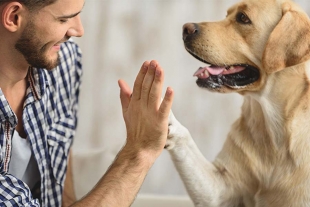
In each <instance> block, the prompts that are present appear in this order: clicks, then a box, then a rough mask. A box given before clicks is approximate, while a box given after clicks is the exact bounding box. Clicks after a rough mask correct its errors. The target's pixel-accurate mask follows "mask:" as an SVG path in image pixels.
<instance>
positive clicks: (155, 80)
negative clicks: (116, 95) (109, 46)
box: [119, 61, 173, 156]
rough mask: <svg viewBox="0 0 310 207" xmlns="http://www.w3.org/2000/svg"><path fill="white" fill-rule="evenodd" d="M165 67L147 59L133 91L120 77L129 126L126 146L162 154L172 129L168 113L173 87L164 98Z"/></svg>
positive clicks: (127, 126)
mask: <svg viewBox="0 0 310 207" xmlns="http://www.w3.org/2000/svg"><path fill="white" fill-rule="evenodd" d="M163 73H164V71H163V70H162V68H161V67H160V66H159V64H158V63H157V61H151V62H145V63H144V64H143V65H142V67H141V69H140V72H139V74H138V76H137V78H136V81H135V84H134V89H133V93H132V95H131V90H130V88H129V87H128V85H127V84H126V83H125V82H124V81H122V80H120V81H119V86H120V88H121V95H120V96H121V102H122V109H123V116H124V120H125V123H126V128H127V143H126V146H125V147H130V148H131V149H132V150H137V151H141V150H146V151H147V152H150V153H152V154H153V155H155V156H158V155H159V154H160V152H161V151H162V150H163V148H164V146H165V143H166V140H167V133H168V117H169V112H170V109H171V106H172V100H173V91H172V89H171V88H168V89H167V91H166V95H165V97H164V99H163V101H162V102H161V93H162V87H163V80H164V74H163Z"/></svg>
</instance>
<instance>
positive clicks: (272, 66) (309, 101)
mask: <svg viewBox="0 0 310 207" xmlns="http://www.w3.org/2000/svg"><path fill="white" fill-rule="evenodd" d="M239 12H242V13H245V14H246V15H247V16H248V18H249V19H250V20H251V24H240V22H238V21H236V15H237V14H238V13H239ZM190 26H192V27H193V25H185V27H190ZM196 27H199V34H197V36H196V37H195V38H193V39H191V40H190V43H186V44H190V47H189V48H187V50H189V52H191V53H192V54H193V55H195V56H196V57H199V58H200V59H201V60H203V61H205V62H208V63H211V64H215V65H224V66H226V65H234V64H240V63H242V64H246V65H251V66H254V67H255V68H257V69H258V71H259V79H258V80H257V81H255V82H253V83H250V84H248V85H244V86H242V87H230V86H226V85H222V86H220V87H217V88H214V89H212V88H211V89H210V88H209V89H210V90H213V91H218V92H223V93H226V92H238V93H240V94H242V95H243V96H244V103H243V106H242V114H241V117H240V118H239V119H238V120H237V121H236V122H235V123H234V124H233V126H232V128H231V131H230V132H229V134H228V137H227V140H226V142H225V144H224V146H223V149H222V150H221V152H220V153H219V154H218V156H217V157H216V159H215V161H214V162H213V163H210V162H208V161H206V160H205V159H204V158H203V157H202V155H201V153H200V152H199V150H198V148H197V147H196V145H195V144H194V142H193V141H192V139H191V137H190V134H189V133H188V131H187V130H186V129H185V128H184V127H183V126H182V125H181V124H180V123H179V122H178V121H177V120H176V119H175V118H174V117H173V115H172V116H171V126H170V134H169V139H168V141H167V148H168V149H169V152H170V153H171V156H172V159H173V161H174V163H175V165H176V168H177V169H178V171H179V173H180V175H181V177H182V179H183V181H184V183H185V185H186V188H187V190H188V193H189V194H190V196H191V198H192V199H193V201H194V203H195V205H196V206H201V207H207V206H220V207H225V206H227V207H233V206H236V207H237V206H253V207H254V206H255V207H286V206H287V207H295V206H296V207H297V206H298V207H306V206H310V88H309V83H310V80H309V79H310V62H309V59H310V22H309V19H308V16H307V15H306V14H305V12H303V11H302V9H301V8H300V7H298V6H297V5H296V4H295V3H293V2H292V1H289V0H245V1H242V2H241V3H238V4H236V5H234V6H233V7H231V8H230V9H229V10H228V13H227V17H226V19H225V20H223V21H220V22H203V23H199V24H196ZM186 44H185V45H186Z"/></svg>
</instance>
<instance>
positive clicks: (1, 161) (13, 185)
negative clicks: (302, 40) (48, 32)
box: [0, 40, 82, 207]
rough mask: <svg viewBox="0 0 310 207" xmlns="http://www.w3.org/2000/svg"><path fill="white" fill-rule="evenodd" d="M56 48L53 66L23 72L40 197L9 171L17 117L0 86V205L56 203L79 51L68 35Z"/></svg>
mask: <svg viewBox="0 0 310 207" xmlns="http://www.w3.org/2000/svg"><path fill="white" fill-rule="evenodd" d="M59 54H60V60H61V62H60V64H59V66H58V67H57V68H55V69H54V70H52V71H47V70H44V69H35V68H32V69H29V72H28V88H27V93H26V99H25V103H24V109H23V123H24V130H25V132H26V134H27V139H28V140H29V142H30V144H31V147H32V152H33V154H34V156H35V158H36V161H37V163H38V167H39V171H40V175H41V185H40V186H41V187H40V191H41V193H40V194H39V196H38V197H39V199H36V198H34V196H33V194H32V193H31V190H30V189H29V188H28V186H27V185H26V184H25V183H23V182H22V181H21V180H19V179H18V178H16V177H14V175H10V174H9V173H8V167H9V162H10V157H11V149H12V147H11V145H12V135H13V132H14V130H15V126H16V124H17V117H16V115H15V114H14V112H13V111H12V109H11V107H10V106H9V104H8V102H7V100H6V99H5V96H4V95H3V93H2V91H1V89H0V206H13V207H16V206H40V205H42V206H44V207H48V206H52V207H57V206H61V202H62V192H63V186H64V180H65V177H66V170H67V158H68V153H69V149H70V147H71V144H72V140H73V137H74V134H75V129H76V125H77V107H78V96H79V87H80V82H81V80H80V78H81V74H82V66H81V51H80V49H79V47H78V46H77V45H76V44H75V43H74V42H73V41H72V40H69V41H67V42H66V43H63V44H62V47H61V50H60V53H59Z"/></svg>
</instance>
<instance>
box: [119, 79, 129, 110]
mask: <svg viewBox="0 0 310 207" xmlns="http://www.w3.org/2000/svg"><path fill="white" fill-rule="evenodd" d="M118 85H119V87H120V89H121V90H120V98H121V104H122V109H123V111H126V110H127V108H128V106H129V103H130V96H131V89H130V88H129V86H128V84H127V83H126V82H125V81H123V80H118Z"/></svg>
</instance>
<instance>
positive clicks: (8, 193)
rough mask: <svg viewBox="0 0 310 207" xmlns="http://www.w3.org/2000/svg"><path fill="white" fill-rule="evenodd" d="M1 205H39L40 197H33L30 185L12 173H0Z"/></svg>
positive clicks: (28, 206)
mask: <svg viewBox="0 0 310 207" xmlns="http://www.w3.org/2000/svg"><path fill="white" fill-rule="evenodd" d="M0 206H1V207H2V206H5V207H9V206H10V207H11V206H12V207H17V206H18V207H19V206H25V207H38V206H40V203H39V200H38V199H33V197H32V195H31V191H30V189H29V188H28V186H27V185H26V184H25V183H23V182H22V181H21V180H19V179H17V178H15V177H14V176H12V175H10V174H1V175H0Z"/></svg>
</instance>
